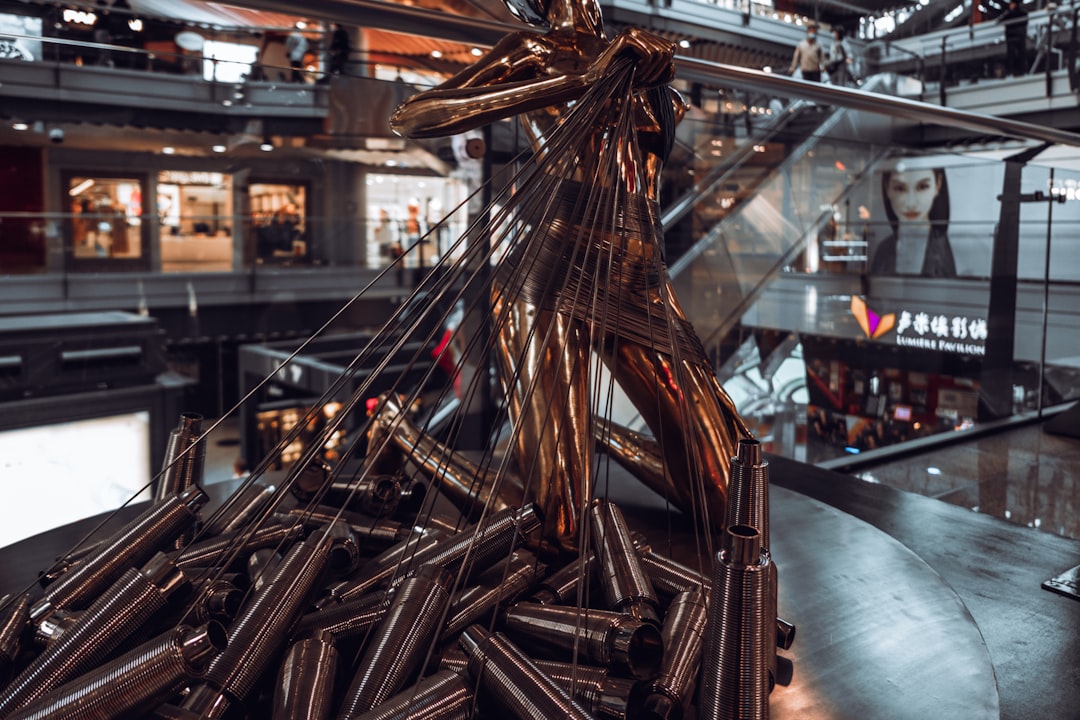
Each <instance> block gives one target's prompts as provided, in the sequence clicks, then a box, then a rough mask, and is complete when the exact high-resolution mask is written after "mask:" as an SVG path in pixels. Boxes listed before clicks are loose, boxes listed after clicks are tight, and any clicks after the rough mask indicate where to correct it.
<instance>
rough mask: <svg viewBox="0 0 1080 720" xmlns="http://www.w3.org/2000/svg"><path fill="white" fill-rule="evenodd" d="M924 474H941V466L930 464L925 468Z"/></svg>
mask: <svg viewBox="0 0 1080 720" xmlns="http://www.w3.org/2000/svg"><path fill="white" fill-rule="evenodd" d="M926 474H927V475H940V474H941V468H939V467H933V466H930V467H928V468H926Z"/></svg>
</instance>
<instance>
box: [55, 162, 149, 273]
mask: <svg viewBox="0 0 1080 720" xmlns="http://www.w3.org/2000/svg"><path fill="white" fill-rule="evenodd" d="M146 184H147V178H146V176H145V175H136V174H134V173H132V174H130V175H110V174H105V173H94V174H93V175H91V174H89V173H81V172H70V173H66V174H65V180H64V182H63V185H64V188H65V190H66V193H67V201H68V214H67V225H68V228H69V231H68V233H67V238H68V242H67V248H66V250H67V257H68V258H69V259H70V265H69V267H70V269H72V270H80V271H91V272H95V271H100V270H147V269H149V267H150V262H149V253H148V252H147V248H148V238H147V233H146V227H145V225H144V223H143V219H144V215H143V198H144V197H145V188H146Z"/></svg>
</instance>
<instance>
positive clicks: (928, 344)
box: [851, 295, 987, 355]
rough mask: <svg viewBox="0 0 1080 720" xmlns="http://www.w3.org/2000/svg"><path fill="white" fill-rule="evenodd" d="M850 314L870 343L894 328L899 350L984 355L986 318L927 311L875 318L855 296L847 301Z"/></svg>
mask: <svg viewBox="0 0 1080 720" xmlns="http://www.w3.org/2000/svg"><path fill="white" fill-rule="evenodd" d="M851 314H852V315H853V316H854V317H855V320H856V322H858V323H859V327H860V328H862V331H863V334H864V335H865V336H866V337H867V338H869V339H871V340H878V339H881V338H882V337H883V336H885V334H886V333H888V332H889V331H890V330H892V329H893V328H894V327H895V329H896V333H895V341H896V344H897V345H899V346H900V347H911V348H918V349H920V350H932V351H935V352H949V353H960V354H963V355H985V354H986V335H987V327H986V318H983V317H977V316H976V317H972V316H968V315H953V314H946V313H941V312H928V311H926V310H922V309H917V308H909V309H905V310H900V311H899V312H898V313H888V314H886V315H879V314H878V313H876V312H874V311H873V310H871V309H870V308H869V307H868V306H867V304H866V301H865V300H863V299H862V298H861V297H858V296H855V295H853V296H852V298H851ZM898 318H899V319H898Z"/></svg>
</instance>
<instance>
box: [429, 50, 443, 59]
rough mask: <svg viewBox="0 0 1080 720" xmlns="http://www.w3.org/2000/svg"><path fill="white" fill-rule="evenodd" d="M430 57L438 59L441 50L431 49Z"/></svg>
mask: <svg viewBox="0 0 1080 720" xmlns="http://www.w3.org/2000/svg"><path fill="white" fill-rule="evenodd" d="M431 57H433V58H435V59H436V60H438V59H439V58H441V57H442V50H432V51H431Z"/></svg>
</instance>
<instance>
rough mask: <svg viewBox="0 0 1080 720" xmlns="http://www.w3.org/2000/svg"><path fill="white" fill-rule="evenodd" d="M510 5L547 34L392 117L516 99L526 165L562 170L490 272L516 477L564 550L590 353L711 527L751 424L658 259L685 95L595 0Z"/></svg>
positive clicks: (584, 484) (575, 542)
mask: <svg viewBox="0 0 1080 720" xmlns="http://www.w3.org/2000/svg"><path fill="white" fill-rule="evenodd" d="M507 4H508V6H509V7H510V8H511V10H512V11H514V12H515V13H516V14H517V15H518V17H520V18H522V19H523V20H525V21H526V22H529V23H531V24H534V25H545V24H546V26H547V28H548V29H547V31H546V32H545V33H543V34H540V33H535V32H519V33H514V34H511V35H508V36H507V37H505V38H504V39H503V40H502V41H500V42H499V43H498V44H497V45H496V46H495V47H494V48H492V50H491V51H490V52H488V53H487V54H486V55H484V56H483V57H481V58H480V59H479V60H478V61H477V62H476V63H474V64H473V65H471V66H470V67H468V68H466V69H465V70H463V71H462V72H460V73H459V74H457V75H456V76H454V77H453V78H451V79H449V80H448V81H446V82H444V83H443V84H442V85H440V86H438V87H437V88H435V89H433V90H430V91H426V92H422V93H419V94H418V95H415V96H413V97H412V98H410V99H408V100H407V101H406V102H405V103H404V104H403V105H402V106H401V107H400V108H398V110H397V111H396V112H395V114H394V116H393V117H392V119H391V125H392V127H393V128H394V129H395V130H396V131H397V132H399V133H400V134H403V135H407V136H411V137H432V136H439V135H451V134H456V133H462V132H465V131H467V130H470V129H474V128H478V127H480V126H482V125H484V124H486V123H490V122H492V121H494V120H498V119H502V118H506V117H510V116H513V115H518V114H521V115H522V119H523V122H524V126H525V129H526V132H527V133H529V136H530V138H531V139H532V141H533V145H534V148H535V150H536V153H537V158H540V159H541V162H548V163H549V164H548V165H545V166H544V167H545V170H543V171H541V174H543V173H545V172H546V173H548V174H551V175H557V174H559V173H561V176H560V177H555V178H554V179H553V181H549V182H548V184H547V185H543V183H544V181H545V180H548V179H547V178H540V179H538V180H536V181H535V184H537V185H543V187H544V188H545V189H546V190H547V191H548V192H549V193H550V195H549V196H548V197H545V198H542V199H539V200H533V201H531V202H532V204H531V206H530V207H531V209H532V213H531V214H526V213H519V214H518V215H516V216H509V217H507V218H506V221H507V222H519V223H522V224H524V225H531V227H532V229H531V231H530V232H528V237H527V239H526V240H525V241H523V242H521V243H519V244H518V245H517V246H516V247H513V248H511V249H510V250H509V251H508V253H507V258H506V259H505V261H504V262H501V263H500V264H499V265H498V266H497V267H496V269H495V272H494V278H493V283H492V287H491V311H492V314H493V325H494V334H495V335H496V340H495V346H496V354H497V356H498V367H499V371H500V377H501V381H502V384H503V390H504V393H505V396H506V398H507V402H508V403H509V406H510V415H511V421H512V423H513V425H514V427H515V428H516V432H515V434H514V447H513V451H514V458H515V460H516V464H517V467H518V471H519V472H520V473H521V480H522V482H523V484H524V485H525V487H526V488H527V490H528V492H529V496H530V497H533V498H535V499H536V502H537V503H538V504H539V505H540V508H541V510H542V511H543V513H544V516H545V518H546V527H545V537H546V538H547V539H548V540H549V541H551V542H552V543H554V544H556V545H558V546H560V547H562V548H564V549H574V548H576V547H578V546H579V544H580V539H579V537H578V535H579V532H580V524H581V522H582V514H583V512H584V507H585V505H586V504H587V502H588V499H589V497H590V496H591V492H592V489H593V479H594V475H595V469H594V467H593V465H594V459H593V449H592V440H593V412H594V405H595V402H594V401H595V399H596V398H595V397H594V394H595V393H596V392H597V391H596V389H595V387H594V383H595V382H598V381H597V379H596V377H597V372H598V369H597V368H596V367H595V362H594V360H593V357H592V354H593V353H595V355H596V356H598V357H599V358H600V359H601V360H602V361H603V363H604V364H605V365H606V366H607V369H608V370H609V371H610V372H611V374H612V375H613V376H614V378H615V379H616V380H617V382H618V384H619V385H620V387H621V388H622V389H623V391H624V392H625V393H626V395H627V397H628V398H629V399H630V401H631V402H632V403H633V404H634V406H635V407H636V408H637V410H638V411H639V412H640V413H641V416H642V417H643V418H644V420H645V421H646V422H647V424H648V425H649V427H650V429H651V430H652V431H653V434H654V435H655V437H656V438H657V439H658V441H659V442H660V445H661V447H662V452H663V457H664V460H665V463H666V471H665V472H664V473H663V475H662V478H661V482H662V487H660V488H658V490H659V491H660V492H661V493H662V494H663V495H664V496H665V497H667V498H668V499H669V500H670V502H671V503H672V504H674V505H676V506H677V507H679V508H681V509H682V510H683V511H684V512H686V513H688V514H690V515H692V516H693V517H694V518H695V519H697V518H705V519H706V520H707V521H708V524H709V525H711V526H712V527H714V528H719V527H721V526H722V524H723V519H724V507H725V498H726V493H727V484H728V465H727V460H728V458H730V457H731V456H732V455H733V454H734V449H735V443H736V442H737V441H738V439H739V438H741V437H747V436H748V435H749V432H748V431H747V429H746V427H745V425H744V424H743V422H742V421H741V419H740V418H739V416H738V414H737V413H736V411H735V409H734V406H733V404H732V403H731V401H730V399H729V398H728V397H727V395H726V394H725V393H724V391H723V389H722V388H721V387H720V384H719V382H718V381H717V379H716V377H715V375H714V373H713V371H712V368H711V364H710V363H709V361H708V358H707V357H706V355H705V352H704V350H703V348H702V346H701V343H700V341H699V340H698V338H697V336H696V335H695V333H694V331H693V329H692V328H691V327H690V325H689V324H688V322H687V320H686V318H685V315H684V313H683V312H682V310H681V309H680V307H679V303H678V301H677V299H676V298H675V295H674V292H673V289H672V286H671V283H670V281H669V278H668V274H667V270H666V267H665V265H664V262H663V250H662V239H661V231H660V229H659V220H658V190H659V178H660V170H661V168H662V164H663V161H664V159H665V156H666V155H667V153H668V151H669V149H670V147H671V144H672V142H673V138H674V127H675V124H676V123H677V121H678V119H679V118H680V117H681V115H682V113H683V112H684V110H685V106H684V105H683V102H682V100H681V98H680V97H679V96H678V94H677V93H676V92H675V91H674V90H672V89H671V88H670V87H669V86H667V85H666V84H665V83H667V82H668V81H669V80H671V78H672V75H673V71H674V63H673V47H672V46H671V44H670V43H668V42H667V41H665V40H662V39H660V38H658V37H655V36H652V35H649V34H647V33H644V32H641V31H638V30H627V31H624V32H622V33H620V34H619V35H618V36H617V37H615V38H614V39H613V40H610V41H609V40H608V38H607V37H606V36H605V34H604V31H603V27H602V20H601V17H600V8H599V5H598V4H597V3H596V2H595V0H546V1H545V0H513V1H511V0H507ZM619 77H624V78H629V80H628V83H627V82H624V83H620V82H618V78H619ZM590 91H592V92H593V95H591V96H590V95H589V93H590ZM610 92H615V93H616V94H615V95H614V96H613V97H608V96H607V93H610ZM597 95H599V97H596V96H597ZM587 99H591V102H592V103H595V104H596V105H598V106H601V105H606V106H607V107H606V109H604V110H603V111H602V112H599V113H597V114H596V115H595V116H594V120H593V121H592V124H590V125H587V126H585V127H576V128H575V132H576V133H577V134H578V135H579V140H578V144H576V145H574V146H572V147H570V148H567V149H562V148H561V147H560V148H558V149H556V148H555V145H554V143H552V141H551V138H552V137H553V136H554V135H555V133H556V126H557V125H558V124H559V123H568V122H569V120H568V118H570V117H571V116H572V115H573V110H574V109H575V107H576V106H579V105H584V104H586V100H587ZM620 110H621V112H622V113H623V116H622V117H621V118H620V117H619V116H618V113H619V112H620ZM620 121H621V122H622V123H623V124H622V125H621V126H619V125H618V123H619V122H620ZM560 150H561V151H562V152H563V153H564V154H567V155H570V156H571V158H570V161H571V163H572V166H571V167H569V168H568V169H566V168H564V167H563V166H562V165H559V161H558V160H557V159H552V157H551V156H555V155H557V154H558V153H559V152H560ZM534 189H539V188H534ZM525 204H527V203H526V201H524V200H523V201H521V202H519V206H521V205H525Z"/></svg>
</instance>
